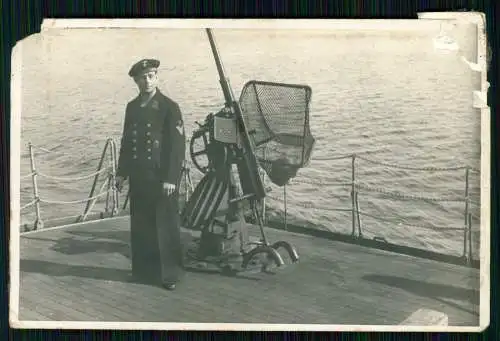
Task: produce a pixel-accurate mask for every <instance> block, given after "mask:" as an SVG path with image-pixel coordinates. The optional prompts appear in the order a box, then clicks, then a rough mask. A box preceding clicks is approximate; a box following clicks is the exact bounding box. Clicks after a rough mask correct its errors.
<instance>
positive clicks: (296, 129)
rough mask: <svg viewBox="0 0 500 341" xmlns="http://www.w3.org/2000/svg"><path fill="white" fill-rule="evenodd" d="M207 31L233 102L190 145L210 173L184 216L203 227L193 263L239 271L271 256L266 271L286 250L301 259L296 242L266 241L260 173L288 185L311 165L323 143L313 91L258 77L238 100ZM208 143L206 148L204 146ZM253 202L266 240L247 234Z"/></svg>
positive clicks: (186, 223)
mask: <svg viewBox="0 0 500 341" xmlns="http://www.w3.org/2000/svg"><path fill="white" fill-rule="evenodd" d="M206 32H207V35H208V39H209V42H210V46H211V49H212V53H213V55H214V58H215V63H216V66H217V71H218V73H219V78H220V84H221V87H222V91H223V93H224V98H225V105H224V107H223V108H222V109H221V110H220V111H219V112H217V113H215V114H212V113H211V114H209V115H207V117H206V119H205V122H204V123H202V124H199V123H198V125H199V128H198V130H196V131H195V132H194V133H193V136H192V138H191V142H190V154H191V159H192V161H193V163H194V165H195V166H196V168H198V169H199V170H200V171H201V172H202V173H204V174H205V175H204V177H203V178H202V179H201V181H200V182H199V184H198V185H197V186H196V188H195V190H194V192H193V194H192V196H191V197H190V199H189V201H188V202H187V203H186V206H185V207H184V210H183V213H182V220H183V226H184V227H185V228H188V229H192V230H201V237H200V239H199V244H198V245H197V247H196V250H195V252H194V254H192V255H191V257H190V258H191V260H190V261H188V264H186V265H187V266H190V265H194V266H195V267H197V268H200V267H202V268H207V267H210V265H211V266H212V267H215V269H216V270H222V271H229V272H231V273H236V272H239V271H245V270H248V266H249V264H253V263H254V262H255V261H256V259H258V258H259V257H258V256H257V255H261V256H264V260H263V261H262V264H261V267H260V269H261V270H266V269H267V268H268V266H269V265H270V263H271V262H274V263H275V265H276V266H278V267H279V266H282V265H283V264H284V261H283V258H282V256H281V255H280V253H278V250H279V249H280V248H283V249H285V250H286V251H287V252H288V254H289V256H290V259H291V261H292V262H297V261H298V260H299V256H298V253H297V251H296V250H295V248H294V247H293V246H292V245H291V244H290V243H288V242H286V241H277V242H275V243H273V244H271V243H270V242H269V241H268V240H267V238H266V235H265V231H264V221H263V216H262V212H260V210H259V204H261V203H262V200H263V199H264V198H265V197H266V194H267V190H266V188H265V186H264V182H263V179H262V175H263V174H262V175H261V172H260V171H259V170H260V168H261V169H263V170H264V172H265V173H266V174H267V175H268V177H269V179H270V180H271V181H272V182H273V183H274V184H276V185H278V186H283V185H285V184H286V183H287V182H288V181H289V180H290V179H291V178H293V177H294V176H296V174H297V171H298V170H299V169H300V168H302V167H304V166H305V165H306V164H307V163H308V162H309V159H310V155H311V152H312V149H313V146H314V142H315V140H314V137H313V136H312V134H311V132H310V128H309V103H310V99H311V88H310V87H308V86H306V85H295V84H281V83H272V82H262V81H250V82H248V83H246V84H245V86H244V87H243V91H242V93H241V96H240V99H239V101H237V100H236V99H235V96H234V94H233V91H232V89H231V86H230V83H229V79H228V78H227V77H226V74H225V71H224V68H223V65H222V63H221V60H220V56H219V52H218V49H217V46H216V43H215V39H214V36H213V33H212V31H211V29H206ZM200 140H201V141H202V144H203V148H202V149H199V150H196V145H197V144H198V142H199V141H200ZM203 157H206V158H207V159H208V162H207V164H206V165H202V164H201V162H200V161H201V159H202V158H203ZM259 167H260V168H259ZM237 177H238V178H239V181H238V180H237ZM238 182H239V185H240V186H238ZM245 202H246V203H248V204H249V208H250V211H251V213H252V216H253V220H254V221H255V222H256V223H257V224H258V225H259V227H260V232H261V239H260V241H258V242H249V240H248V238H247V237H248V235H247V225H246V222H245V217H244V203H245ZM246 208H248V207H246ZM237 237H239V238H237ZM238 244H239V245H238Z"/></svg>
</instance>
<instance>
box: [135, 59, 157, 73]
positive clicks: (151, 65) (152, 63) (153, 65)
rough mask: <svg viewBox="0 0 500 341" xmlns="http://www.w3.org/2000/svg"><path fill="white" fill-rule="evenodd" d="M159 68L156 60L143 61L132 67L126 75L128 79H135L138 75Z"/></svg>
mask: <svg viewBox="0 0 500 341" xmlns="http://www.w3.org/2000/svg"><path fill="white" fill-rule="evenodd" d="M159 66H160V61H159V60H156V59H143V60H140V61H138V62H137V63H135V64H134V65H132V67H131V68H130V71H129V72H128V75H129V76H130V77H135V76H137V75H139V74H140V73H144V72H147V71H151V70H155V71H156V69H158V67H159Z"/></svg>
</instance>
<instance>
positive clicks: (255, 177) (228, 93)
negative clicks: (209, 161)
mask: <svg viewBox="0 0 500 341" xmlns="http://www.w3.org/2000/svg"><path fill="white" fill-rule="evenodd" d="M206 32H207V35H208V40H209V42H210V47H211V49H212V53H213V55H214V59H215V64H216V66H217V71H218V73H219V81H220V84H221V87H222V91H223V93H224V99H225V102H226V106H227V107H229V108H231V111H232V112H233V113H234V115H235V116H236V122H237V127H238V137H239V138H240V141H241V143H242V147H243V158H244V160H245V165H246V167H244V168H245V169H244V170H243V172H244V173H245V174H244V178H245V179H246V181H249V182H250V184H249V185H250V186H251V188H252V192H253V194H254V198H253V199H256V200H259V199H262V198H264V197H265V196H266V191H265V188H264V184H263V183H262V179H261V177H260V175H259V163H258V161H257V158H256V157H255V152H254V147H253V145H252V142H251V140H250V136H249V134H248V129H247V127H246V124H245V121H244V119H243V115H242V110H241V106H240V103H239V102H238V101H236V99H235V96H234V93H233V90H232V88H231V85H230V82H229V79H228V78H227V76H226V73H225V71H224V66H223V65H222V61H221V59H220V56H219V51H218V49H217V45H216V43H215V38H214V36H213V33H212V30H211V29H210V28H207V29H206ZM243 187H246V186H243ZM244 191H245V190H244ZM247 194H248V193H247Z"/></svg>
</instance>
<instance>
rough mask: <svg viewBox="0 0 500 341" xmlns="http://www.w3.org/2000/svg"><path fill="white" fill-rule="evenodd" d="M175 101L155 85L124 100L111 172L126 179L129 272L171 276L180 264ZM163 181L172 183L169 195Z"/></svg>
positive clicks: (180, 151)
mask: <svg viewBox="0 0 500 341" xmlns="http://www.w3.org/2000/svg"><path fill="white" fill-rule="evenodd" d="M185 148H186V145H185V137H184V124H183V119H182V114H181V110H180V108H179V105H178V104H177V103H175V102H174V101H173V100H171V99H170V98H168V97H167V96H165V95H163V94H162V93H161V92H160V91H159V90H158V89H157V90H156V93H155V95H154V96H153V97H152V99H151V100H150V101H149V103H147V104H146V105H145V106H144V107H141V104H140V100H139V98H136V99H134V100H132V101H131V102H129V103H128V104H127V108H126V111H125V123H124V129H123V137H122V142H121V146H120V156H119V161H118V169H117V175H119V176H123V177H124V178H128V179H129V185H130V219H131V220H130V225H131V237H130V239H131V258H132V259H131V260H132V272H133V273H134V275H137V276H138V277H141V278H143V277H145V276H147V277H148V278H150V277H149V276H150V275H152V276H154V277H155V278H156V276H157V274H158V273H160V274H161V276H162V280H163V281H164V282H168V283H171V282H175V281H177V278H178V276H179V273H180V269H181V267H182V246H181V240H180V218H179V211H178V190H177V189H178V187H179V182H180V175H181V174H180V173H181V169H182V162H183V160H184V155H185ZM163 183H170V184H174V185H176V186H177V189H176V191H175V192H174V194H172V195H167V194H165V193H163Z"/></svg>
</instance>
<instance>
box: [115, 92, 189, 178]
mask: <svg viewBox="0 0 500 341" xmlns="http://www.w3.org/2000/svg"><path fill="white" fill-rule="evenodd" d="M185 148H186V144H185V136H184V124H183V119H182V114H181V110H180V108H179V105H178V104H177V103H176V102H174V101H173V100H172V99H170V98H168V97H167V96H165V95H164V94H162V93H161V92H160V90H159V89H157V90H156V93H155V95H154V96H153V98H152V99H151V100H150V101H149V103H148V104H147V105H146V106H145V107H143V108H142V107H141V106H140V100H139V97H137V98H135V99H134V100H132V101H130V102H129V103H128V104H127V107H126V110H125V123H124V129H123V136H122V140H121V146H120V156H119V162H118V169H117V175H119V176H123V177H125V178H140V179H146V178H147V179H151V180H153V179H154V178H156V179H158V180H159V181H160V182H167V183H171V184H175V185H178V183H179V180H180V172H181V169H182V162H183V160H184V156H185Z"/></svg>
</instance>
